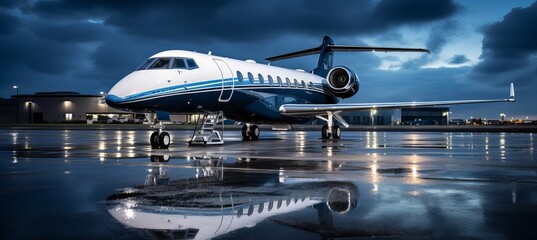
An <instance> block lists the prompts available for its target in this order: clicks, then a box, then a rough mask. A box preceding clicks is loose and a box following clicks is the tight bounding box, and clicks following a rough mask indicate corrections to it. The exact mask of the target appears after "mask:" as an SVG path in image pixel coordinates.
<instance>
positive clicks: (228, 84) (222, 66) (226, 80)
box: [213, 58, 235, 102]
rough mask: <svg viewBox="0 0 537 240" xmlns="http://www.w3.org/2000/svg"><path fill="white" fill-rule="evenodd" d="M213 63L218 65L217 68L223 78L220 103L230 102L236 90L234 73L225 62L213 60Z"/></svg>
mask: <svg viewBox="0 0 537 240" xmlns="http://www.w3.org/2000/svg"><path fill="white" fill-rule="evenodd" d="M213 61H214V62H215V63H216V66H218V69H219V70H220V75H221V76H222V90H221V92H220V97H218V102H229V100H231V97H232V96H233V91H234V89H235V82H234V81H233V72H232V71H231V68H230V67H229V65H227V63H226V62H224V60H221V59H216V58H213Z"/></svg>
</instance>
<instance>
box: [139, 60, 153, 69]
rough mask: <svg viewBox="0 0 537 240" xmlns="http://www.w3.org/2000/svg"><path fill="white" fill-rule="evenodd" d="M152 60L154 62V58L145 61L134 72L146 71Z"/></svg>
mask: <svg viewBox="0 0 537 240" xmlns="http://www.w3.org/2000/svg"><path fill="white" fill-rule="evenodd" d="M154 60H155V59H154V58H150V59H147V60H145V62H144V63H142V65H140V66H139V67H138V68H136V71H138V70H144V69H146V68H147V66H149V64H151V63H152V62H153V61H154Z"/></svg>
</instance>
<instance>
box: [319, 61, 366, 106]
mask: <svg viewBox="0 0 537 240" xmlns="http://www.w3.org/2000/svg"><path fill="white" fill-rule="evenodd" d="M326 80H327V82H328V87H329V88H330V91H331V92H332V93H334V95H336V96H337V97H340V98H349V97H352V96H354V94H356V93H357V92H358V90H359V89H360V79H359V78H358V76H357V75H356V73H354V72H353V71H352V70H350V69H349V68H347V67H343V66H340V67H335V68H332V69H331V70H330V72H328V75H327V76H326Z"/></svg>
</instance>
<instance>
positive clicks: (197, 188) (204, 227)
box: [106, 156, 359, 239]
mask: <svg viewBox="0 0 537 240" xmlns="http://www.w3.org/2000/svg"><path fill="white" fill-rule="evenodd" d="M150 159H151V161H152V162H155V161H157V162H166V161H167V160H166V159H168V160H169V157H168V158H166V157H165V156H152V157H151V158H150ZM188 160H189V161H190V162H191V163H192V165H193V166H195V167H196V169H197V171H196V175H195V177H194V178H191V179H178V180H170V178H169V176H168V172H167V168H166V164H160V165H159V166H153V167H152V168H151V169H149V170H148V172H149V173H148V174H147V176H146V180H145V182H144V185H143V186H135V187H130V188H126V189H122V190H119V191H118V192H116V193H115V194H113V195H111V196H109V197H108V199H107V201H106V202H107V206H108V212H109V213H110V214H111V215H112V216H113V217H114V218H115V219H116V220H118V221H119V222H121V223H122V224H124V225H126V226H128V227H132V228H135V229H139V230H141V231H142V232H144V233H145V234H147V235H148V236H149V237H151V238H155V239H209V238H214V237H217V236H220V235H222V234H226V233H229V232H232V231H235V230H238V229H241V228H244V227H253V226H255V225H256V224H257V223H259V222H261V221H263V220H265V219H269V218H271V217H274V216H278V215H280V216H281V215H283V214H286V213H291V212H294V211H298V210H306V211H309V210H310V209H311V211H316V212H317V216H318V224H319V228H320V229H333V228H334V224H333V214H345V213H348V212H350V211H352V210H353V209H354V208H355V207H356V206H357V205H358V199H359V190H358V186H356V185H355V184H354V183H352V182H347V181H335V180H326V181H325V180H323V179H315V178H311V176H309V177H305V176H300V175H297V174H294V175H293V176H292V177H290V176H282V174H281V172H275V171H268V172H261V173H260V172H255V173H250V172H248V171H240V170H236V169H234V168H223V160H224V159H222V158H218V157H189V158H188ZM244 162H245V161H244V159H237V163H238V164H243V163H244ZM224 173H225V175H224Z"/></svg>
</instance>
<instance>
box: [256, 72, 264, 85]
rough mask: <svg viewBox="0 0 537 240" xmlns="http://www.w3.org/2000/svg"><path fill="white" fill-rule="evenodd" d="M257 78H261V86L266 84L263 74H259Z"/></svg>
mask: <svg viewBox="0 0 537 240" xmlns="http://www.w3.org/2000/svg"><path fill="white" fill-rule="evenodd" d="M257 77H258V78H259V82H260V83H261V84H264V83H265V79H263V75H261V73H260V74H257Z"/></svg>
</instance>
